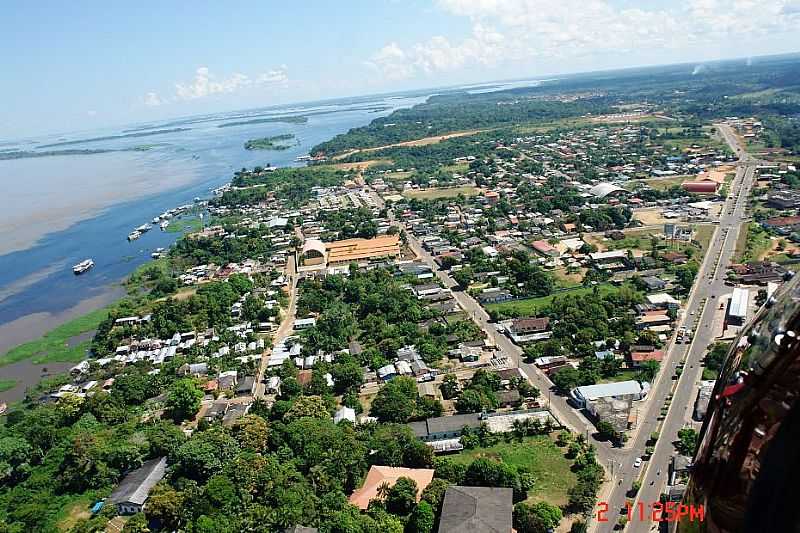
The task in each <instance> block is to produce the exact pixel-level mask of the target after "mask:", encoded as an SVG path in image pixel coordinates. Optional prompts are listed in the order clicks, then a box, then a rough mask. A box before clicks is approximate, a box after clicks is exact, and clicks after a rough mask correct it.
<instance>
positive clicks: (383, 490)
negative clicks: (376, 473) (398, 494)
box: [375, 481, 392, 500]
mask: <svg viewBox="0 0 800 533" xmlns="http://www.w3.org/2000/svg"><path fill="white" fill-rule="evenodd" d="M391 490H392V487H390V486H389V482H388V481H383V482H381V484H380V485H378V490H377V492H376V493H375V495H376V496H377V498H378V499H379V500H385V499H386V497H387V496H388V495H389V491H391Z"/></svg>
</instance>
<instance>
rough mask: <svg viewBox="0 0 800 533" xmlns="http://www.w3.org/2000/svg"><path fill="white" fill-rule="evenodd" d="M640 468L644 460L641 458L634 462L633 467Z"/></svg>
mask: <svg viewBox="0 0 800 533" xmlns="http://www.w3.org/2000/svg"><path fill="white" fill-rule="evenodd" d="M640 466H642V458H641V457H637V458H636V460H635V461H634V462H633V467H634V468H639V467H640Z"/></svg>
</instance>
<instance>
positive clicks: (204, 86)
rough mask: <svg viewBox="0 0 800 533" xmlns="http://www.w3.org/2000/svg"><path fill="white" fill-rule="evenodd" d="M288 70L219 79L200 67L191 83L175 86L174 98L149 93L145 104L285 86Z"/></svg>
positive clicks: (232, 75)
mask: <svg viewBox="0 0 800 533" xmlns="http://www.w3.org/2000/svg"><path fill="white" fill-rule="evenodd" d="M288 70H289V69H288V67H287V66H286V65H281V66H280V67H278V68H275V69H271V70H268V71H266V72H262V73H260V74H257V75H255V76H254V77H251V76H248V75H247V74H242V73H241V72H235V73H233V74H231V75H230V76H227V77H223V78H219V77H217V76H216V75H214V74H213V73H212V72H211V71H210V69H209V68H208V67H198V68H197V70H195V73H194V78H192V80H191V81H189V82H184V83H176V84H175V93H174V95H173V96H172V97H167V98H162V97H161V96H160V95H159V94H158V93H155V92H149V93H147V94H146V95H145V96H144V103H145V105H147V106H151V107H155V106H160V105H164V104H167V103H169V102H175V101H188V100H195V99H198V98H205V97H208V96H213V95H219V94H229V93H235V92H237V91H240V90H242V89H245V88H248V87H259V86H276V85H278V86H285V85H286V84H287V83H288V81H289V75H288Z"/></svg>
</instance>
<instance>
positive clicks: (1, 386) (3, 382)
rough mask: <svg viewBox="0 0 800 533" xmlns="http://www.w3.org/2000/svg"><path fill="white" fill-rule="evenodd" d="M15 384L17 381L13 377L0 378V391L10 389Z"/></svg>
mask: <svg viewBox="0 0 800 533" xmlns="http://www.w3.org/2000/svg"><path fill="white" fill-rule="evenodd" d="M16 386H17V381H16V380H14V379H0V392H5V391H7V390H11V389H13V388H14V387H16Z"/></svg>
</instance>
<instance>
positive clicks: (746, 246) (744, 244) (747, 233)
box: [734, 222, 772, 262]
mask: <svg viewBox="0 0 800 533" xmlns="http://www.w3.org/2000/svg"><path fill="white" fill-rule="evenodd" d="M771 246H772V240H771V239H770V235H769V233H767V232H766V231H765V230H764V229H763V228H762V227H761V226H759V225H758V223H756V222H751V223H750V224H748V225H743V226H742V229H741V230H740V232H739V238H738V239H737V241H736V253H735V254H734V257H735V258H736V260H737V261H741V262H746V261H755V260H757V259H759V258H760V257H761V255H762V254H763V253H764V252H766V251H767V250H769V249H770V247H771Z"/></svg>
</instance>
